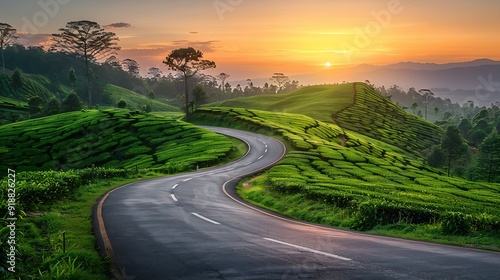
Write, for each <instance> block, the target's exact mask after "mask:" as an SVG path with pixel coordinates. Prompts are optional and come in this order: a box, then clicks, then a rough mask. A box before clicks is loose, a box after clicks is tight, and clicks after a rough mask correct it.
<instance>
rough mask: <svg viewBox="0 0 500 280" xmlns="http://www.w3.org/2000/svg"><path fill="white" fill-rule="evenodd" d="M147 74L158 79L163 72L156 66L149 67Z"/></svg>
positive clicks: (153, 78)
mask: <svg viewBox="0 0 500 280" xmlns="http://www.w3.org/2000/svg"><path fill="white" fill-rule="evenodd" d="M148 76H149V78H151V79H152V80H155V81H158V80H160V79H161V77H162V76H163V72H162V71H161V69H160V68H158V67H151V68H149V69H148Z"/></svg>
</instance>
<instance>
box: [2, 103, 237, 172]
mask: <svg viewBox="0 0 500 280" xmlns="http://www.w3.org/2000/svg"><path fill="white" fill-rule="evenodd" d="M207 147H209V148H207ZM231 150H232V143H231V142H230V141H229V140H228V139H227V138H226V137H223V136H221V135H218V134H215V133H212V132H209V131H207V130H204V129H200V128H197V127H195V126H193V125H191V124H188V123H185V122H182V121H177V120H174V119H171V118H161V117H156V116H153V115H149V114H144V113H141V112H139V111H128V110H117V109H114V110H102V111H97V110H91V111H86V112H71V113H64V114H59V115H54V116H50V117H44V118H39V119H34V120H29V121H22V122H18V123H14V124H9V125H3V126H1V127H0V158H1V159H2V160H1V162H0V169H4V170H7V168H11V169H16V170H17V171H18V172H21V171H34V170H60V169H63V170H67V169H80V168H86V167H90V166H91V165H92V164H95V165H96V166H98V167H107V168H132V167H135V166H140V168H149V167H158V168H164V169H165V170H167V171H168V169H169V168H171V169H175V170H186V169H188V168H194V167H195V166H196V165H199V166H200V167H202V166H207V165H211V164H214V163H216V162H218V161H219V159H221V158H225V156H226V155H227V154H228V153H230V152H231Z"/></svg>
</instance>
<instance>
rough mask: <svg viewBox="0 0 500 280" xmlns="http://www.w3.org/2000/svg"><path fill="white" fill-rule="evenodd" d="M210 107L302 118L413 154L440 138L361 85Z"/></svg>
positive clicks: (322, 87) (428, 126) (312, 89)
mask: <svg viewBox="0 0 500 280" xmlns="http://www.w3.org/2000/svg"><path fill="white" fill-rule="evenodd" d="M209 106H217V107H230V108H246V109H256V110H266V111H271V112H287V113H297V114H303V115H307V116H309V117H312V118H314V119H317V120H320V121H325V122H335V123H336V124H338V125H339V126H341V127H342V128H343V129H347V130H351V131H355V132H358V133H361V134H364V135H367V136H370V137H372V138H375V139H378V140H380V141H383V142H387V143H390V144H392V145H395V146H398V147H400V148H402V149H404V150H406V151H408V152H411V153H414V154H418V153H419V152H420V151H422V150H425V149H428V148H429V147H432V146H433V145H435V144H437V143H439V141H440V139H441V136H442V134H443V131H442V130H441V129H440V128H439V127H437V126H435V125H433V124H431V123H428V122H425V121H424V120H422V119H420V118H418V117H416V116H413V115H410V114H408V113H406V112H405V111H404V110H402V109H401V108H399V107H398V106H397V105H395V104H393V103H392V102H390V101H389V100H387V99H386V98H384V97H383V96H381V95H380V94H379V93H377V92H375V91H374V90H373V88H372V87H370V86H368V85H367V84H364V83H348V84H340V85H320V86H310V87H303V88H301V89H299V90H297V91H295V92H293V93H290V94H275V95H258V96H252V97H246V98H238V99H232V100H227V101H223V102H219V103H214V104H211V105H209Z"/></svg>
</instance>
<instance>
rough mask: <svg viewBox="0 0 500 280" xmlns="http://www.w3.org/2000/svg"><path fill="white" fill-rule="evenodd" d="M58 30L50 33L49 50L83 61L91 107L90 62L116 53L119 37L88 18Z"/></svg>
mask: <svg viewBox="0 0 500 280" xmlns="http://www.w3.org/2000/svg"><path fill="white" fill-rule="evenodd" d="M59 31H60V32H61V33H59V34H52V38H53V39H54V44H53V45H52V47H51V51H59V52H62V53H67V54H74V55H76V57H77V58H79V59H82V60H83V61H84V62H85V68H86V70H87V71H86V77H87V93H88V98H89V100H88V102H89V104H88V106H89V108H91V107H92V92H91V89H90V77H91V74H92V69H91V63H93V62H96V61H98V60H105V59H106V58H107V57H109V56H111V55H114V54H116V53H117V51H119V50H120V47H119V46H118V43H117V42H118V41H119V39H118V37H117V36H116V34H115V33H113V32H108V31H105V30H104V29H103V28H101V26H100V25H99V24H98V23H96V22H93V21H89V20H81V21H71V22H68V23H67V24H66V26H65V27H63V28H59Z"/></svg>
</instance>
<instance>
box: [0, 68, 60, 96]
mask: <svg viewBox="0 0 500 280" xmlns="http://www.w3.org/2000/svg"><path fill="white" fill-rule="evenodd" d="M49 84H50V81H49V79H48V78H45V77H40V76H29V77H23V85H22V87H21V88H19V89H15V88H14V87H13V86H12V85H11V78H10V77H9V76H8V75H5V74H0V92H1V93H2V94H1V96H5V97H8V98H11V99H15V100H19V101H23V102H27V101H28V99H29V97H31V96H34V95H38V96H40V97H41V98H42V99H43V100H49V99H50V98H51V97H52V96H56V97H57V98H59V99H62V98H63V97H64V95H63V94H62V93H61V94H59V93H57V94H53V93H51V92H49V90H47V86H48V85H49Z"/></svg>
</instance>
